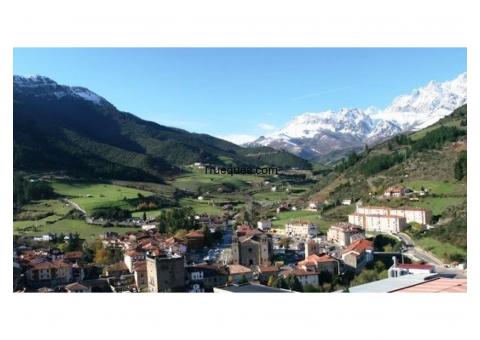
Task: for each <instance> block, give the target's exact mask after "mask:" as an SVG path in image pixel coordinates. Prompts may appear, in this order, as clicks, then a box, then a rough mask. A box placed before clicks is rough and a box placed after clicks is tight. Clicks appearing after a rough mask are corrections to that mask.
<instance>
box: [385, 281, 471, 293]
mask: <svg viewBox="0 0 480 340" xmlns="http://www.w3.org/2000/svg"><path fill="white" fill-rule="evenodd" d="M466 292H467V280H466V279H447V278H439V279H435V280H430V281H426V282H421V283H419V284H416V285H413V286H410V287H406V288H401V289H398V290H395V291H394V292H393V293H466Z"/></svg>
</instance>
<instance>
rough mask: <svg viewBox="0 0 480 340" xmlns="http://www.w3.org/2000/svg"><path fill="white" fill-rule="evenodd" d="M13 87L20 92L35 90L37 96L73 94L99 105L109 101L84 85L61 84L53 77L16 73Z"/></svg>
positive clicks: (58, 96)
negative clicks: (18, 74) (19, 74)
mask: <svg viewBox="0 0 480 340" xmlns="http://www.w3.org/2000/svg"><path fill="white" fill-rule="evenodd" d="M13 88H14V91H18V92H23V91H28V92H30V93H32V92H33V93H34V95H35V96H55V97H56V98H62V97H65V96H72V97H75V98H79V99H83V100H86V101H89V102H92V103H94V104H97V105H102V104H106V103H107V101H106V100H105V99H104V98H102V97H100V96H99V95H97V94H95V93H94V92H92V91H90V90H88V89H86V88H84V87H79V86H65V85H59V84H58V83H56V82H55V81H53V80H52V79H50V78H48V77H44V76H39V75H34V76H27V77H24V76H17V75H14V76H13Z"/></svg>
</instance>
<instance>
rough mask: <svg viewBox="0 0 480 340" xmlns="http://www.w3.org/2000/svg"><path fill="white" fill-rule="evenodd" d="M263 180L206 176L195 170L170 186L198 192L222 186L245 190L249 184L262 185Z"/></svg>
mask: <svg viewBox="0 0 480 340" xmlns="http://www.w3.org/2000/svg"><path fill="white" fill-rule="evenodd" d="M263 180H264V178H263V177H261V176H256V175H234V176H230V175H214V174H211V175H210V174H205V173H204V170H195V171H194V172H192V173H189V174H186V175H182V176H179V177H176V178H175V179H174V180H173V181H171V182H170V184H171V185H172V186H174V187H176V188H179V189H184V190H189V191H193V192H197V190H198V189H199V188H201V189H202V191H209V190H211V191H213V190H216V188H218V187H221V186H222V185H227V186H230V187H232V188H235V189H244V188H246V187H248V186H249V183H260V182H263Z"/></svg>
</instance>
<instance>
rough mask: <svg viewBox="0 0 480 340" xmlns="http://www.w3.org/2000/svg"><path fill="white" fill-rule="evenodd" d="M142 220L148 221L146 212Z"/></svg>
mask: <svg viewBox="0 0 480 340" xmlns="http://www.w3.org/2000/svg"><path fill="white" fill-rule="evenodd" d="M142 219H143V220H144V221H146V220H147V213H146V212H145V211H144V212H143V216H142Z"/></svg>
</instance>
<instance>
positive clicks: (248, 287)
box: [214, 283, 292, 293]
mask: <svg viewBox="0 0 480 340" xmlns="http://www.w3.org/2000/svg"><path fill="white" fill-rule="evenodd" d="M214 291H215V292H216V293H292V292H291V291H289V290H285V289H280V288H273V287H268V286H264V285H259V284H255V283H249V284H243V285H231V286H227V287H219V288H215V289H214Z"/></svg>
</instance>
